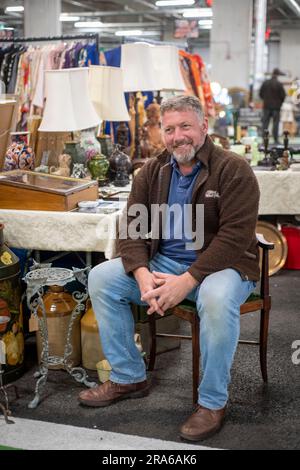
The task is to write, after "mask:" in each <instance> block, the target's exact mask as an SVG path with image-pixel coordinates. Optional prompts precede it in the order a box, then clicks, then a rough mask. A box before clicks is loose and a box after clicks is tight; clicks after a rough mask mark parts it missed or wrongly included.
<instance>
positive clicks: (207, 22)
mask: <svg viewBox="0 0 300 470" xmlns="http://www.w3.org/2000/svg"><path fill="white" fill-rule="evenodd" d="M198 25H199V26H211V25H212V20H199V21H198Z"/></svg>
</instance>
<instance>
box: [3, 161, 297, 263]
mask: <svg viewBox="0 0 300 470" xmlns="http://www.w3.org/2000/svg"><path fill="white" fill-rule="evenodd" d="M254 173H255V175H256V177H257V180H258V184H259V188H260V204H259V215H284V214H286V215H299V214H300V172H292V171H290V170H288V171H254ZM120 214H121V211H116V212H113V213H110V214H93V213H84V212H80V213H79V212H50V211H49V212H47V211H23V210H10V209H0V223H3V224H4V225H5V238H6V242H7V244H8V245H9V246H12V247H15V248H25V249H31V250H46V251H84V252H94V251H95V252H103V253H104V255H105V258H106V259H110V258H112V257H113V256H114V255H115V231H116V225H117V219H118V217H120Z"/></svg>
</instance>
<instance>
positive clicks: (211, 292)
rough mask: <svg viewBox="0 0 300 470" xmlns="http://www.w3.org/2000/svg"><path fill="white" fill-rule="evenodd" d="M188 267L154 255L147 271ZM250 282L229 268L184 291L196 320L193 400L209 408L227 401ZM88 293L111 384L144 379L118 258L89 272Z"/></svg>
mask: <svg viewBox="0 0 300 470" xmlns="http://www.w3.org/2000/svg"><path fill="white" fill-rule="evenodd" d="M187 268H188V266H187V265H184V264H180V263H177V262H176V261H173V260H171V259H169V258H167V257H165V256H163V255H161V254H159V253H158V254H157V255H156V256H155V257H154V258H153V260H152V261H151V263H150V269H151V271H152V270H155V271H161V272H165V273H170V274H177V275H180V274H183V273H184V272H185V271H186V270H187ZM254 287H255V283H254V282H252V281H243V280H242V278H241V276H240V274H239V273H238V272H237V271H235V270H234V269H224V270H223V271H219V272H216V273H214V274H211V275H209V276H207V277H206V278H205V279H204V281H203V282H202V283H201V284H200V285H199V286H197V287H196V288H195V289H194V290H193V291H191V292H190V294H189V296H188V299H190V300H193V301H195V302H196V305H197V311H198V315H199V318H200V352H201V366H202V380H201V383H200V386H199V398H198V402H199V404H201V405H202V406H205V407H206V408H210V409H220V408H223V407H224V406H225V404H226V402H227V400H228V390H227V389H228V385H229V382H230V368H231V365H232V362H233V357H234V353H235V350H236V347H237V343H238V338H239V333H240V305H241V304H242V303H244V301H245V300H246V299H247V297H248V296H249V295H250V293H251V292H252V291H253V289H254ZM89 294H90V297H91V301H92V306H93V309H94V312H95V315H96V318H97V322H98V325H99V331H100V338H101V343H102V348H103V351H104V354H105V356H106V358H107V360H108V361H109V363H110V365H111V367H112V371H111V380H112V381H113V382H116V383H124V384H129V383H135V382H142V381H143V380H145V379H146V370H145V364H144V361H143V360H142V357H141V354H140V352H139V350H138V349H137V347H136V345H135V342H134V329H135V325H134V319H133V315H132V313H131V308H130V303H131V302H132V303H135V304H138V305H146V304H145V303H143V302H141V294H140V291H139V288H138V285H137V282H136V281H135V279H134V277H133V276H129V275H127V274H126V273H125V271H124V267H123V263H122V261H121V258H115V259H112V260H110V261H106V262H104V263H101V264H99V265H98V266H96V267H95V268H93V269H92V271H91V272H90V275H89Z"/></svg>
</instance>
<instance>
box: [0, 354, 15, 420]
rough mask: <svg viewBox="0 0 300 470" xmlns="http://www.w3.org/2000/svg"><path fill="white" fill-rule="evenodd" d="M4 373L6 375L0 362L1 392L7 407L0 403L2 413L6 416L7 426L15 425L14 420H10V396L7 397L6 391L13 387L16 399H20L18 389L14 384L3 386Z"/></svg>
mask: <svg viewBox="0 0 300 470" xmlns="http://www.w3.org/2000/svg"><path fill="white" fill-rule="evenodd" d="M3 373H4V370H3V368H2V364H1V362H0V392H2V393H3V396H4V401H5V406H4V405H2V403H0V410H1V411H2V413H3V415H4V419H5V422H6V423H7V424H14V421H13V420H12V419H9V418H8V417H9V416H11V411H10V409H9V403H8V395H7V392H6V390H7V389H8V388H9V387H13V388H14V390H15V394H16V398H19V394H18V389H17V387H16V385H14V384H8V385H3Z"/></svg>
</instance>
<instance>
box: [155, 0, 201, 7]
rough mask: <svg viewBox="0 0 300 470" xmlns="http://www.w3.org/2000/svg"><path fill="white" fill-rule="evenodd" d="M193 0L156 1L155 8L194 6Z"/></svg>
mask: <svg viewBox="0 0 300 470" xmlns="http://www.w3.org/2000/svg"><path fill="white" fill-rule="evenodd" d="M194 3H195V0H158V1H157V2H155V5H156V6H157V7H174V6H176V7H178V6H183V5H194Z"/></svg>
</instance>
